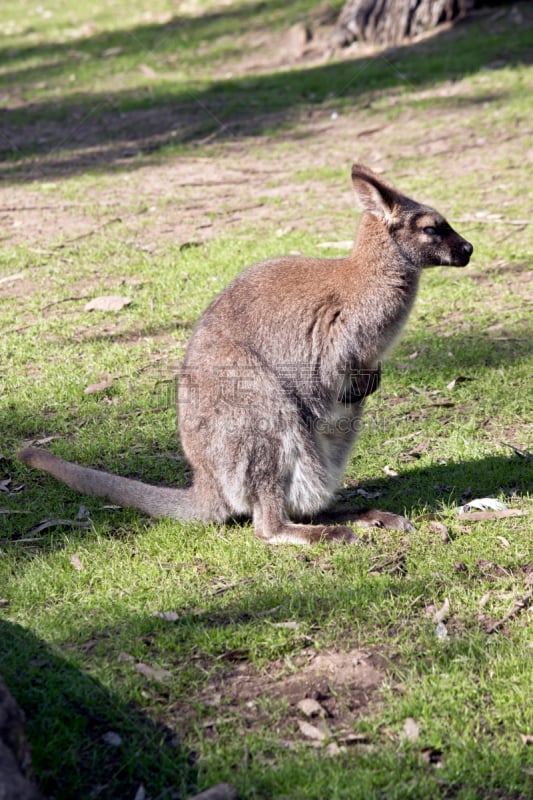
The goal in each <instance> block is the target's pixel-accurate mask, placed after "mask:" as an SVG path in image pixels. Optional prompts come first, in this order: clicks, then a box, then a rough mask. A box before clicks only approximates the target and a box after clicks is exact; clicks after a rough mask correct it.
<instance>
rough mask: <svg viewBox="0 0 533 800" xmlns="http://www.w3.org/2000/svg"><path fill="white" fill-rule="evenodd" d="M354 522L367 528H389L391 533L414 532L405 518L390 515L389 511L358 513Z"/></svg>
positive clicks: (371, 510) (373, 510)
mask: <svg viewBox="0 0 533 800" xmlns="http://www.w3.org/2000/svg"><path fill="white" fill-rule="evenodd" d="M354 522H357V523H358V524H359V525H365V527H367V528H389V529H390V530H393V531H408V532H409V533H414V531H415V529H414V526H413V525H412V524H411V523H410V522H409V520H408V519H406V517H402V516H401V515H400V514H391V513H390V511H377V510H376V509H373V508H372V509H369V510H368V511H362V512H360V513H359V514H358V515H357V516H356V518H355V519H354Z"/></svg>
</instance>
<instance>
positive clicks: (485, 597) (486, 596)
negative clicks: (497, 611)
mask: <svg viewBox="0 0 533 800" xmlns="http://www.w3.org/2000/svg"><path fill="white" fill-rule="evenodd" d="M491 596H492V592H487V593H486V594H484V595H483V597H482V598H481V600H480V601H479V607H480V608H485V606H486V605H487V603H488V602H489V600H490V598H491Z"/></svg>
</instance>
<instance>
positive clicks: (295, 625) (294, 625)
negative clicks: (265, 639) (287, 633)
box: [272, 620, 298, 631]
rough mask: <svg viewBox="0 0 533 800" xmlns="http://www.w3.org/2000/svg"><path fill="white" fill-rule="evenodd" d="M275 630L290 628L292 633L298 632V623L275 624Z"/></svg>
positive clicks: (290, 621)
mask: <svg viewBox="0 0 533 800" xmlns="http://www.w3.org/2000/svg"><path fill="white" fill-rule="evenodd" d="M272 627H273V628H288V629H289V630H291V631H297V630H298V623H297V622H296V621H295V620H289V621H288V622H273V623H272Z"/></svg>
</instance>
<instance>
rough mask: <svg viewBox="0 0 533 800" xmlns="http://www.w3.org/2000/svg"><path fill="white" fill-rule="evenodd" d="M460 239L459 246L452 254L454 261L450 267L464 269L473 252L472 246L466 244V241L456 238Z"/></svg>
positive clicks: (468, 243)
mask: <svg viewBox="0 0 533 800" xmlns="http://www.w3.org/2000/svg"><path fill="white" fill-rule="evenodd" d="M458 238H459V239H460V243H459V246H458V247H457V249H456V252H455V253H454V261H452V264H451V266H452V267H466V265H467V264H468V262H469V261H470V256H471V255H472V253H473V252H474V245H472V244H470V242H467V241H466V239H463V238H462V237H461V236H459V237H458Z"/></svg>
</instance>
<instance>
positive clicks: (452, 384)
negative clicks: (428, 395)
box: [446, 375, 474, 391]
mask: <svg viewBox="0 0 533 800" xmlns="http://www.w3.org/2000/svg"><path fill="white" fill-rule="evenodd" d="M473 380H474V379H473V378H467V377H466V375H458V376H457V378H454V379H453V381H450V383H448V384H446V388H447V389H449V390H450V391H451V390H452V389H455V387H456V386H457V384H458V383H466V382H467V381H473Z"/></svg>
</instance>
